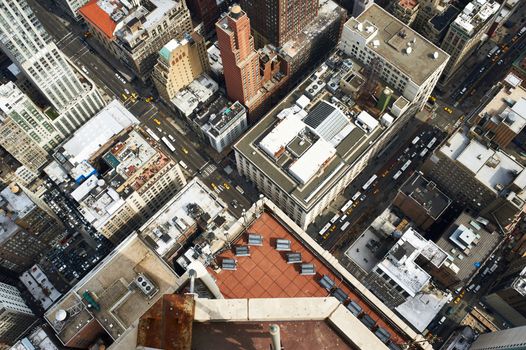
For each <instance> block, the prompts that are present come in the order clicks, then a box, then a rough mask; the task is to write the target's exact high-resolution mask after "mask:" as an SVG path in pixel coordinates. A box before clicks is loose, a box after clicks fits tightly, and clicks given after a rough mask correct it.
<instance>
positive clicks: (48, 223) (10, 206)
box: [0, 183, 64, 273]
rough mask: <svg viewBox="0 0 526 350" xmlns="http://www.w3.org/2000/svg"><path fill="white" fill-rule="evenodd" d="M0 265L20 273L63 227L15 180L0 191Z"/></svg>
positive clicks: (61, 232) (60, 232) (46, 247)
mask: <svg viewBox="0 0 526 350" xmlns="http://www.w3.org/2000/svg"><path fill="white" fill-rule="evenodd" d="M0 208H1V215H0V266H2V267H3V268H4V269H7V270H9V271H12V272H14V273H22V271H24V270H26V269H28V268H29V267H30V266H32V265H33V264H35V263H36V262H37V261H38V260H39V258H40V257H42V256H43V255H44V254H45V253H47V252H48V251H49V249H51V247H52V246H53V243H54V242H55V241H56V240H60V239H61V238H62V237H63V234H64V226H62V223H61V222H60V220H59V219H58V218H56V217H55V216H54V214H52V213H51V210H50V209H49V208H48V207H47V206H46V205H45V204H44V203H43V202H41V201H40V200H38V199H36V198H34V196H33V195H32V194H31V193H30V192H28V191H24V189H23V188H22V187H20V186H18V185H17V184H15V183H12V184H11V185H10V186H8V187H6V188H4V189H3V190H2V191H1V192H0Z"/></svg>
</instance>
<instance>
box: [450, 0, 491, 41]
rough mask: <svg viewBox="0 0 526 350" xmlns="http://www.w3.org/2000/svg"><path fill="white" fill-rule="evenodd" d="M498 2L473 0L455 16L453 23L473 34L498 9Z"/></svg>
mask: <svg viewBox="0 0 526 350" xmlns="http://www.w3.org/2000/svg"><path fill="white" fill-rule="evenodd" d="M499 6H500V5H499V4H498V3H497V2H495V1H493V0H473V1H472V2H470V3H469V4H467V5H466V7H465V8H464V10H463V11H462V12H461V13H460V14H459V15H458V16H457V18H455V21H454V23H455V24H456V25H457V26H458V27H460V28H462V29H463V30H464V31H465V32H466V33H467V34H468V35H473V34H474V33H475V32H476V31H478V29H479V28H480V27H481V26H482V25H483V24H484V23H486V21H487V20H488V19H490V18H491V16H493V15H494V14H495V13H497V11H498V9H499Z"/></svg>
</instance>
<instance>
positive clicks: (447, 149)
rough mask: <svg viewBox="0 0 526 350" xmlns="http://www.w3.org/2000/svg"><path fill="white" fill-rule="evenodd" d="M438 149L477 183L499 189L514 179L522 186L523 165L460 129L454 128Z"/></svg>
mask: <svg viewBox="0 0 526 350" xmlns="http://www.w3.org/2000/svg"><path fill="white" fill-rule="evenodd" d="M439 152H441V153H442V154H444V155H446V156H447V157H449V158H451V159H453V160H456V161H458V162H459V163H460V164H462V165H463V166H464V167H466V168H467V169H468V170H469V171H470V172H472V173H473V176H474V177H475V178H476V179H477V180H479V181H480V182H481V183H483V184H484V185H486V187H488V188H489V189H492V190H493V191H494V192H495V193H500V192H501V191H502V189H503V188H505V187H506V186H508V185H509V184H510V183H512V182H515V184H516V185H517V186H519V187H520V188H524V187H525V186H524V185H525V183H524V181H523V180H524V175H522V176H521V174H522V172H523V169H524V168H523V167H522V166H521V165H520V164H519V163H517V162H516V161H515V160H513V159H512V158H510V156H508V155H507V154H506V153H504V152H502V151H495V150H493V149H491V148H488V147H487V146H485V145H483V144H482V143H480V142H479V141H477V140H475V139H470V138H469V137H468V136H467V135H466V134H465V133H464V132H463V131H462V130H459V131H457V132H456V133H455V134H453V136H451V137H450V138H449V139H448V140H447V141H446V142H445V143H444V144H443V145H442V146H441V147H440V150H439Z"/></svg>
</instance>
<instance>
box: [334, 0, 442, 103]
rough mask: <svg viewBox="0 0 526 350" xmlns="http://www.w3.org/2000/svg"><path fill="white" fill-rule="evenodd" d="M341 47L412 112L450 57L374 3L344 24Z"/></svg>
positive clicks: (427, 94)
mask: <svg viewBox="0 0 526 350" xmlns="http://www.w3.org/2000/svg"><path fill="white" fill-rule="evenodd" d="M340 49H342V50H343V51H344V52H345V53H346V54H347V55H349V56H351V57H352V58H354V59H356V60H358V61H360V62H361V63H362V64H364V65H371V66H372V68H371V69H373V70H374V71H375V72H376V74H377V75H378V76H379V77H380V78H381V79H383V80H385V81H386V82H388V84H389V85H390V87H392V88H394V90H395V91H397V92H399V93H400V94H401V95H402V96H403V97H404V98H405V99H406V100H408V101H409V103H410V106H409V107H408V110H410V112H411V113H414V112H417V111H419V110H421V109H422V108H423V107H424V105H425V103H426V102H427V99H428V98H429V96H430V94H431V92H432V91H433V89H434V87H435V85H436V83H437V82H438V79H439V77H440V75H441V74H442V72H443V70H444V68H445V67H446V64H447V62H448V59H449V55H448V54H447V53H446V52H444V51H443V50H441V49H439V48H438V47H436V46H435V45H434V44H432V43H431V42H429V41H428V40H427V39H426V38H424V37H422V36H421V35H420V34H418V33H416V32H415V31H414V30H412V29H411V28H409V27H408V26H406V25H405V24H404V23H402V22H400V21H399V20H398V19H396V18H395V17H394V16H393V15H391V14H389V13H388V12H386V11H385V10H383V9H382V8H381V7H380V6H378V5H376V4H373V5H372V6H370V7H369V8H368V9H367V10H365V11H364V12H363V13H362V14H361V15H359V16H358V17H356V18H351V19H350V20H349V21H347V23H345V26H344V28H343V33H342V39H341V42H340Z"/></svg>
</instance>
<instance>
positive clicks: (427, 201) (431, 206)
mask: <svg viewBox="0 0 526 350" xmlns="http://www.w3.org/2000/svg"><path fill="white" fill-rule="evenodd" d="M399 191H400V192H402V193H404V194H405V195H406V196H408V197H410V198H411V199H413V200H414V201H415V202H416V203H418V204H419V205H420V206H421V207H423V208H424V209H425V210H426V211H427V213H428V215H429V216H431V217H432V218H433V219H435V220H436V219H437V218H438V217H439V216H440V215H441V214H442V213H443V212H444V211H445V210H446V209H447V207H448V206H449V205H450V204H451V202H452V201H451V199H450V198H449V197H448V196H446V195H445V194H444V192H442V191H441V190H440V189H439V188H437V187H436V185H435V183H434V182H433V181H429V180H427V179H426V178H425V177H423V176H422V175H420V174H418V173H415V174H414V175H413V176H411V177H410V178H409V179H407V181H406V182H404V184H403V185H402V186H401V187H400V189H399Z"/></svg>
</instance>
